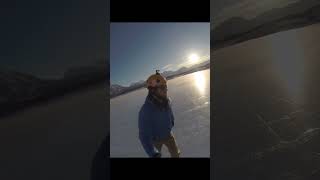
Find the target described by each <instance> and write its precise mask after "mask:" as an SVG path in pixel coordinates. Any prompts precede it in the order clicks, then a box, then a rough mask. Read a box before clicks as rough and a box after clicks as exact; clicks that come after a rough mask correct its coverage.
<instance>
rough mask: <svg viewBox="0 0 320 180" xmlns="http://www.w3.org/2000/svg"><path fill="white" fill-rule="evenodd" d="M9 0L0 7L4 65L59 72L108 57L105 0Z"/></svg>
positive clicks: (39, 73)
mask: <svg viewBox="0 0 320 180" xmlns="http://www.w3.org/2000/svg"><path fill="white" fill-rule="evenodd" d="M10 2H11V4H9V3H8V4H5V5H3V6H2V7H1V11H0V19H1V28H0V36H1V37H0V38H1V45H0V48H1V53H0V59H1V62H0V63H1V66H0V71H1V69H6V70H12V71H18V72H23V73H28V74H32V75H34V76H37V77H44V78H58V77H61V76H62V75H63V73H64V72H65V71H66V70H67V69H68V68H69V67H77V66H86V65H92V64H95V63H101V62H102V61H106V57H107V54H106V51H107V49H108V47H107V42H106V41H107V37H108V36H107V33H108V30H109V28H108V26H107V27H106V24H107V17H108V16H107V15H108V12H107V11H108V8H107V2H106V1H100V2H99V1H97V2H96V1H94V2H92V1H87V0H70V1H64V0H55V1H40V0H35V1H19V3H17V2H15V1H10ZM39 7H41V8H39ZM2 18H3V19H4V20H3V21H2Z"/></svg>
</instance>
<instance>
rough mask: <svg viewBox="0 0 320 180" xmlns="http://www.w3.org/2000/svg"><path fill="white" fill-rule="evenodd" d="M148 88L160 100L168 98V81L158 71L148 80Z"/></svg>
mask: <svg viewBox="0 0 320 180" xmlns="http://www.w3.org/2000/svg"><path fill="white" fill-rule="evenodd" d="M147 88H148V90H149V93H151V94H152V95H155V96H157V97H160V98H167V96H168V95H167V91H168V88H167V80H166V78H165V77H163V76H162V75H160V73H159V72H158V71H156V74H153V75H151V76H150V77H149V78H148V80H147Z"/></svg>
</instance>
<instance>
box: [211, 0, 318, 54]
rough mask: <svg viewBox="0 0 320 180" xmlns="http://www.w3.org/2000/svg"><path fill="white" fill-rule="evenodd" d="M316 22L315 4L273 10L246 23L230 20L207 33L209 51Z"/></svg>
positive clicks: (308, 2)
mask: <svg viewBox="0 0 320 180" xmlns="http://www.w3.org/2000/svg"><path fill="white" fill-rule="evenodd" d="M213 19H214V17H213ZM318 22H320V2H319V1H318V0H306V1H299V2H297V3H293V4H290V5H288V6H287V7H284V8H275V9H273V10H270V11H268V12H265V13H262V14H260V15H259V16H257V17H255V18H253V19H250V20H248V19H244V18H242V17H232V18H229V19H227V20H225V21H224V22H222V23H220V24H219V25H217V26H215V27H213V28H212V29H211V34H213V36H211V43H210V44H211V49H212V50H216V49H220V48H223V47H226V46H230V45H233V44H237V43H240V42H243V41H246V40H250V39H254V38H259V37H262V36H265V35H268V34H272V33H276V32H280V31H284V30H289V29H293V28H298V27H303V26H306V25H310V24H314V23H318Z"/></svg>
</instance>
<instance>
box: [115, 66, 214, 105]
mask: <svg viewBox="0 0 320 180" xmlns="http://www.w3.org/2000/svg"><path fill="white" fill-rule="evenodd" d="M208 69H210V67H204V68H200V69H196V70H190V71H187V72H184V73H181V74H178V75H172V76H168V77H166V79H167V80H171V79H174V78H177V77H180V76H184V75H188V74H191V73H194V72H198V71H204V70H208ZM142 88H144V86H139V87H137V88H134V89H131V90H129V91H124V92H123V93H120V94H118V95H115V96H112V97H111V96H110V100H111V99H113V98H116V97H119V96H122V95H125V94H128V93H130V92H133V91H136V90H138V89H142Z"/></svg>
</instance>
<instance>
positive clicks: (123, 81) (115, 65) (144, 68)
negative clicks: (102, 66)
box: [110, 23, 210, 86]
mask: <svg viewBox="0 0 320 180" xmlns="http://www.w3.org/2000/svg"><path fill="white" fill-rule="evenodd" d="M110 28H111V29H110V76H111V77H110V78H111V84H120V85H124V86H127V85H130V84H131V83H133V82H137V81H140V80H146V78H147V77H148V76H149V75H151V74H153V73H154V72H155V70H156V69H160V70H161V71H165V70H177V69H179V68H180V67H182V66H188V65H190V64H188V62H189V61H188V57H189V56H190V54H197V55H198V56H199V57H200V61H201V60H205V59H208V56H209V54H210V23H111V25H110Z"/></svg>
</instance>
